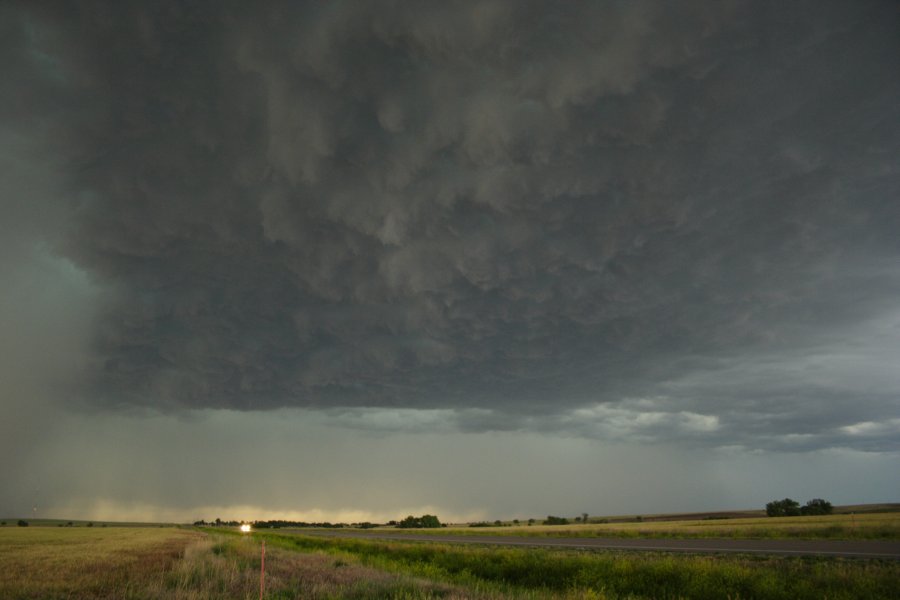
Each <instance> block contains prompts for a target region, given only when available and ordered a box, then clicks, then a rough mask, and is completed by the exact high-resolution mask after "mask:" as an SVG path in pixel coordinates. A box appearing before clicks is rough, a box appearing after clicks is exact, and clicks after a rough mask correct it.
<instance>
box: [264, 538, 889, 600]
mask: <svg viewBox="0 0 900 600" xmlns="http://www.w3.org/2000/svg"><path fill="white" fill-rule="evenodd" d="M257 535H259V536H260V537H264V538H266V539H268V540H269V543H270V544H272V545H277V546H278V547H281V548H286V549H299V550H304V551H326V552H331V553H334V554H335V555H336V556H342V557H354V558H358V559H360V560H362V561H363V564H366V565H368V566H372V567H376V568H380V569H385V570H395V571H397V572H401V573H404V574H408V575H417V576H421V577H427V578H429V579H431V580H433V581H443V582H446V583H448V584H452V585H456V586H459V587H461V588H463V589H467V590H470V591H471V592H473V593H475V594H479V595H486V596H494V597H513V598H522V597H528V598H607V599H620V598H673V599H674V598H693V599H719V598H731V599H738V598H744V599H749V598H766V599H775V600H778V599H784V600H788V599H791V600H794V599H805V598H809V599H812V598H829V599H832V600H838V599H847V600H850V599H854V600H856V599H861V598H869V599H881V598H884V599H887V598H896V597H897V582H898V581H900V563H898V562H897V561H876V560H848V559H836V558H827V559H822V558H796V557H758V556H734V555H729V556H697V555H672V554H664V553H622V552H576V551H566V550H556V549H535V548H531V549H524V548H490V547H472V546H460V545H449V544H434V543H426V542H393V541H392V542H385V541H376V540H362V539H334V538H332V539H326V538H320V537H315V538H314V537H309V536H302V535H299V534H294V535H292V534H281V533H262V534H257Z"/></svg>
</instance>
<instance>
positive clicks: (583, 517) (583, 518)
mask: <svg viewBox="0 0 900 600" xmlns="http://www.w3.org/2000/svg"><path fill="white" fill-rule="evenodd" d="M581 522H582V523H587V522H588V514H587V513H581Z"/></svg>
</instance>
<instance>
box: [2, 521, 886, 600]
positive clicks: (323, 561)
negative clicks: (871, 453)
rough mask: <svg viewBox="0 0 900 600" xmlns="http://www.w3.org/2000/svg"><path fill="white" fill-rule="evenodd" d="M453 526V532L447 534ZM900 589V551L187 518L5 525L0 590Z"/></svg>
mask: <svg viewBox="0 0 900 600" xmlns="http://www.w3.org/2000/svg"><path fill="white" fill-rule="evenodd" d="M445 531H446V530H445ZM263 540H265V541H266V546H267V548H266V578H265V584H266V595H265V597H266V598H270V599H271V598H284V599H287V598H296V599H314V600H320V599H321V600H325V599H338V598H351V599H358V600H363V599H369V598H371V599H375V598H398V599H399V598H408V599H429V598H446V599H448V600H452V599H461V598H478V599H497V600H499V599H504V598H531V599H533V600H544V599H546V600H553V599H566V600H577V599H580V600H586V599H599V598H605V599H609V600H615V599H625V598H629V599H638V598H698V599H703V598H733V599H738V598H743V599H749V598H774V599H776V600H777V599H780V598H784V599H787V598H792V599H793V598H798V599H804V598H825V597H827V598H830V599H842V598H847V599H850V598H854V599H855V598H871V599H880V598H895V597H896V582H897V581H900V561H876V560H846V559H834V558H830V559H801V558H774V557H749V556H733V555H729V556H692V555H671V554H655V553H617V552H575V551H565V550H550V549H524V548H503V549H499V548H490V547H477V548H476V547H463V546H458V545H456V546H454V545H448V544H431V543H422V542H413V541H410V542H381V541H374V540H354V539H325V538H312V537H307V536H302V535H293V534H288V533H283V532H256V533H254V534H252V535H240V534H238V533H237V532H236V531H232V530H224V529H210V530H196V529H191V528H175V527H165V528H160V527H147V528H135V527H133V528H119V527H105V528H101V527H96V526H95V527H91V528H88V527H62V528H60V527H21V528H20V527H5V528H0V598H16V599H36V598H42V599H44V598H47V599H62V598H85V599H112V598H124V599H133V600H135V599H151V598H176V599H183V600H202V599H210V600H212V599H225V598H229V599H234V598H245V599H250V598H258V597H259V572H260V558H261V557H260V548H261V542H262V541H263Z"/></svg>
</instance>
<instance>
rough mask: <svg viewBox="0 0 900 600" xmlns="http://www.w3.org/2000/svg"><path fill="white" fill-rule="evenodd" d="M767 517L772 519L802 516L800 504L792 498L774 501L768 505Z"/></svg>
mask: <svg viewBox="0 0 900 600" xmlns="http://www.w3.org/2000/svg"><path fill="white" fill-rule="evenodd" d="M766 515H768V516H770V517H796V516H799V515H800V503H799V502H797V501H796V500H791V499H790V498H785V499H784V500H773V501H771V502H769V503H768V504H766Z"/></svg>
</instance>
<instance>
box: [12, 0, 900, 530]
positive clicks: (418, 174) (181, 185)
mask: <svg viewBox="0 0 900 600" xmlns="http://www.w3.org/2000/svg"><path fill="white" fill-rule="evenodd" d="M898 34H900V12H898V8H897V4H896V3H895V2H892V1H888V0H883V1H879V0H857V1H854V2H846V1H842V0H840V1H839V0H815V1H798V2H791V3H783V2H775V1H766V0H763V1H738V0H735V1H731V0H726V1H722V2H693V1H686V2H678V3H670V2H665V1H663V0H632V1H628V2H618V1H612V0H610V1H604V2H563V3H555V2H554V3H551V2H530V1H520V0H494V1H491V0H487V1H484V2H444V1H435V2H425V1H423V2H412V3H400V2H390V1H385V2H343V1H332V2H268V3H262V4H254V3H250V4H248V3H240V2H218V1H216V2H214V1H209V2H170V1H160V2H153V3H146V2H129V1H116V2H87V1H85V2H41V3H34V2H24V1H22V2H15V1H14V2H5V3H3V4H2V5H0V65H2V71H3V73H4V75H3V77H2V78H0V281H2V282H3V284H2V288H3V291H2V293H0V414H2V418H0V452H2V456H3V457H4V460H3V461H2V464H0V479H2V481H3V484H2V485H0V516H6V517H14V516H15V517H18V516H24V515H32V516H38V517H41V516H45V517H59V518H87V519H108V520H113V519H123V520H171V521H193V520H196V519H201V518H203V519H214V518H216V517H221V518H223V519H268V518H288V519H297V520H315V521H320V520H330V521H363V520H372V521H386V520H389V519H397V518H402V517H404V516H405V515H407V514H422V513H426V512H427V513H432V514H437V515H438V516H439V517H440V518H441V519H443V520H445V521H464V520H481V519H490V520H493V519H511V518H528V517H540V516H544V515H548V514H554V515H568V516H572V515H578V514H581V513H582V512H587V513H589V514H593V515H612V514H642V513H643V514H650V513H659V512H679V511H705V510H716V509H736V508H762V507H763V505H764V504H765V503H766V502H768V501H770V500H772V499H776V498H783V497H786V496H789V497H792V498H795V499H797V500H799V501H801V502H804V501H806V500H808V499H811V498H816V497H822V498H826V499H828V500H830V501H832V502H833V503H836V504H842V503H844V504H849V503H863V502H889V501H900V477H898V476H897V473H900V368H898V360H900V235H898V231H900V202H898V201H900V160H898V157H900V76H898V75H900V72H898V64H900V63H898V57H900V35H898Z"/></svg>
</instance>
